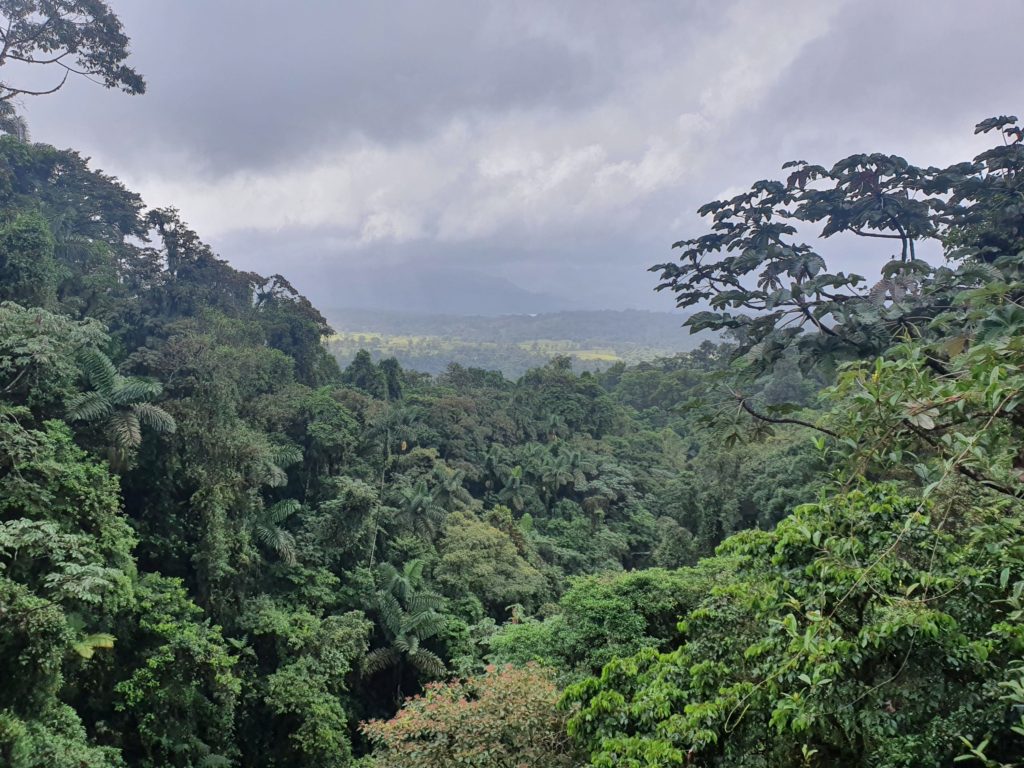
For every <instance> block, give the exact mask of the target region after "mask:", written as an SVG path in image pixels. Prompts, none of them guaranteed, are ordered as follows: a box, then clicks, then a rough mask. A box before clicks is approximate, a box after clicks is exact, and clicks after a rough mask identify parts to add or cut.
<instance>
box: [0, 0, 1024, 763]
mask: <svg viewBox="0 0 1024 768" xmlns="http://www.w3.org/2000/svg"><path fill="white" fill-rule="evenodd" d="M40 9H42V10H40ZM0 11H6V12H8V14H10V13H11V12H15V11H16V12H18V13H22V14H23V16H24V18H25V19H28V21H25V24H35V23H38V14H40V13H43V12H49V13H53V14H57V15H58V16H59V15H60V14H62V13H69V12H73V13H77V14H80V15H81V14H85V15H82V16H81V19H80V21H79V22H78V26H74V29H64V31H63V32H62V33H61V34H62V35H63V37H60V38H59V39H57V41H58V42H64V43H67V44H69V45H74V46H77V50H78V51H79V53H80V54H81V56H84V57H86V64H89V62H90V61H91V62H92V63H93V64H95V66H96V67H97V68H98V69H97V71H96V72H95V73H94V74H99V75H100V76H101V78H102V79H103V80H104V81H105V82H106V83H107V84H108V85H110V86H121V87H125V88H127V89H128V90H139V89H141V80H138V81H136V80H135V79H134V78H136V77H137V76H136V75H135V74H134V73H133V72H132V71H131V70H126V69H122V68H121V67H122V62H123V59H124V55H123V54H124V51H125V50H126V49H125V47H124V46H125V44H126V42H127V41H126V40H125V39H124V38H123V35H122V33H121V31H120V27H119V26H118V25H117V23H116V19H114V18H113V17H112V16H111V15H110V14H109V11H108V10H107V8H106V6H105V4H103V3H102V2H89V3H61V2H58V3H48V4H43V3H38V4H35V3H21V4H12V3H6V4H5V3H0ZM86 12H88V14H86ZM89 14H91V15H89ZM55 18H56V17H55ZM53 23H54V25H55V26H54V29H56V30H57V31H58V32H59V31H60V30H61V29H62V27H61V25H60V24H57V23H56V22H53ZM96 25H99V26H98V27H97V26H96ZM25 28H26V29H28V30H29V32H31V27H25ZM50 29H51V27H50V26H44V27H43V28H42V29H36V33H38V34H37V37H36V38H33V39H39V40H44V41H45V40H46V39H47V38H46V35H48V34H49V30H50ZM78 34H81V35H86V37H85V38H82V39H77V38H75V35H78ZM51 42H52V41H51ZM43 44H45V45H50V44H51V43H50V42H45V43H43ZM54 44H55V43H54ZM90 56H92V57H98V58H96V59H95V60H93V59H90V58H89V57H90ZM4 87H8V90H10V88H11V87H9V86H4ZM2 100H3V96H2V94H0V101H2ZM11 116H12V114H11V113H9V111H8V112H3V111H2V110H0V128H2V129H3V130H4V131H6V132H8V133H10V134H11V135H9V136H6V137H4V138H0V680H3V681H4V685H3V686H0V764H3V765H5V766H6V765H10V766H12V767H13V768H42V767H43V766H46V767H47V768H49V767H50V766H56V767H58V768H64V767H65V766H66V767H67V768H72V767H74V768H117V767H119V766H142V767H144V768H145V767H152V768H157V767H158V766H159V767H161V768H163V767H165V766H173V767H177V768H200V767H203V768H210V767H211V766H230V765H239V766H254V767H256V768H285V767H287V768H300V767H301V766H336V767H337V768H343V767H344V766H348V765H353V764H356V763H361V764H364V765H381V766H383V765H396V766H400V765H424V766H428V768H429V766H439V767H442V766H452V765H474V766H479V767H480V768H484V767H485V766H511V765H523V764H528V765H541V764H543V765H556V766H557V765H565V766H570V765H578V764H580V763H581V762H582V761H588V762H589V764H590V765H593V766H627V767H629V766H633V767H634V768H662V767H665V768H667V767H668V766H685V765H704V766H719V767H720V768H726V767H727V766H737V767H739V766H766V767H767V766H773V767H774V766H831V765H849V766H892V767H893V768H895V767H896V766H907V767H908V768H909V766H931V765H934V766H949V765H952V764H954V763H956V762H966V763H968V764H977V765H981V766H985V768H1005V767H1006V766H1014V765H1020V764H1022V760H1024V716H1022V714H1021V712H1022V711H1024V664H1022V658H1024V624H1022V619H1024V536H1022V533H1024V502H1022V499H1024V453H1022V451H1021V445H1024V417H1022V413H1024V411H1022V410H1021V407H1022V401H1024V386H1022V385H1024V304H1022V301H1024V231H1022V227H1024V225H1022V222H1024V204H1022V202H1021V200H1022V199H1024V144H1022V137H1024V132H1022V130H1021V129H1020V128H1019V127H1018V126H1017V124H1016V121H1015V119H1013V118H997V119H994V120H990V121H986V122H985V123H983V124H982V125H981V126H979V130H980V131H982V132H990V131H993V130H998V131H1000V132H1001V133H1002V135H1003V136H1004V137H1005V140H1004V141H1003V142H1001V143H1000V144H997V145H996V146H995V147H994V148H993V149H992V150H990V151H988V152H985V153H983V154H982V155H981V156H980V157H979V158H977V159H976V160H975V161H973V162H970V163H961V164H958V165H956V166H953V167H951V168H947V169H934V168H927V169H922V168H914V167H911V166H909V165H908V164H907V163H906V162H905V161H903V160H902V159H900V158H895V157H887V156H881V155H859V156H855V157H853V158H849V159H847V160H845V161H842V162H840V163H838V164H836V165H835V166H834V167H833V168H831V169H828V170H826V169H825V168H823V167H820V166H810V165H806V164H803V163H799V164H796V165H795V166H794V167H795V168H796V170H795V171H794V172H793V173H792V175H791V176H790V178H789V180H788V181H787V182H786V183H785V184H783V183H776V182H759V183H758V184H757V185H755V187H754V190H753V192H752V193H750V194H747V195H741V196H739V197H737V198H735V199H733V200H732V201H728V202H726V203H713V204H711V205H710V206H708V207H707V208H706V209H705V212H707V213H709V214H711V215H713V217H714V223H713V230H714V231H713V233H712V234H711V235H708V236H705V237H703V238H698V239H696V240H692V241H686V242H684V244H683V246H684V252H683V256H682V261H681V263H680V264H669V265H661V267H659V269H660V270H661V271H662V272H663V277H664V281H665V282H664V285H665V287H668V288H671V289H672V290H675V291H677V292H678V293H679V300H680V303H681V304H682V305H683V306H691V305H694V304H696V303H698V302H702V301H707V302H708V303H709V304H710V309H708V310H706V311H705V312H703V313H700V314H698V315H696V316H694V318H693V319H692V321H691V326H692V327H694V328H701V327H706V328H711V329H714V330H718V331H723V330H724V331H728V332H730V333H732V335H733V336H734V337H735V341H736V343H735V345H731V344H718V345H716V344H713V343H710V342H705V343H704V344H702V345H701V346H700V347H698V348H696V349H694V350H692V351H690V352H687V353H683V354H679V355H676V356H673V357H669V358H665V359H659V360H655V361H651V362H646V363H642V364H638V365H635V366H626V365H625V364H622V363H618V364H615V365H612V366H611V367H609V368H608V369H607V370H606V371H603V372H601V373H582V374H578V373H575V372H574V371H573V369H572V363H571V361H570V360H569V359H568V358H565V357H556V358H555V359H553V360H551V361H550V362H548V363H546V364H545V365H542V366H539V367H535V368H533V369H531V370H529V371H528V372H526V373H525V374H524V375H523V376H522V377H521V378H519V379H518V380H515V381H511V380H508V379H506V378H505V377H504V376H503V375H502V374H501V373H499V372H493V371H486V370H483V369H480V368H472V367H463V366H460V365H451V366H449V367H448V368H447V369H446V370H445V371H444V372H443V373H442V374H441V375H439V376H437V377H431V376H429V375H426V374H421V373H414V372H410V371H407V370H403V368H402V367H401V366H400V365H399V364H398V362H397V361H395V360H393V359H385V360H380V361H375V360H374V359H373V358H372V356H371V355H370V354H368V353H367V352H365V351H363V352H360V353H358V354H356V355H355V356H354V358H353V360H352V361H351V363H350V364H349V365H348V366H347V367H345V369H344V370H342V369H340V368H339V366H338V365H337V363H336V361H335V359H334V358H333V357H332V355H331V354H330V352H329V350H328V348H327V347H326V345H325V343H324V342H325V339H327V338H328V337H329V336H330V334H331V329H330V328H329V327H328V324H327V322H326V320H325V319H324V317H323V316H322V315H321V314H320V313H319V312H318V311H317V310H316V309H315V308H314V307H312V306H311V305H310V303H309V302H308V301H307V300H306V299H305V298H303V297H302V296H301V295H299V294H298V293H297V291H295V289H294V288H293V287H292V286H291V285H290V284H289V283H288V282H287V280H286V279H285V278H283V277H281V276H280V275H274V276H271V277H263V276H260V275H257V274H253V273H244V272H239V271H238V270H235V269H233V268H232V267H230V266H229V265H228V264H227V263H225V262H224V261H222V260H220V259H218V258H217V257H216V256H215V255H214V254H213V253H212V252H211V251H210V249H209V248H208V247H207V246H206V245H205V244H204V243H203V242H202V240H201V239H200V238H199V236H198V235H197V234H196V233H195V232H193V231H191V230H190V229H189V228H188V227H187V226H186V225H185V224H184V223H183V222H182V221H181V220H180V218H179V217H178V215H177V213H176V212H175V211H173V210H170V209H163V210H146V209H145V208H144V206H143V204H142V202H141V200H140V199H139V198H138V197H137V196H136V195H134V194H132V193H131V192H129V191H128V190H126V189H125V188H124V187H123V186H122V185H121V184H120V183H119V182H118V181H117V180H116V179H113V178H110V177H108V176H105V175H103V174H101V173H99V172H97V171H94V170H91V169H90V168H89V167H88V165H87V163H86V162H85V161H84V160H83V159H82V158H81V157H80V156H78V155H77V154H75V153H74V152H71V151H58V150H56V149H54V148H52V147H48V146H45V145H33V144H29V143H27V142H26V134H25V132H24V130H22V128H23V126H20V124H18V123H17V121H15V120H8V119H7V118H11ZM794 222H796V223H802V224H804V225H806V224H807V223H824V225H825V229H824V232H823V236H826V237H827V236H831V235H833V234H838V233H843V232H847V233H853V234H854V235H855V236H867V237H875V238H880V239H882V240H890V241H891V242H892V243H893V244H898V248H899V253H898V254H897V255H895V256H894V257H893V258H892V259H891V260H889V261H888V262H887V263H885V264H884V266H883V267H882V269H881V272H880V279H879V280H877V281H875V282H874V284H873V287H871V288H869V289H865V290H861V289H860V287H859V286H860V285H861V284H866V283H867V282H870V281H866V280H865V279H864V278H861V277H858V276H853V275H844V274H841V273H831V272H829V271H828V268H827V265H826V264H825V262H824V260H823V259H822V258H821V257H820V256H819V255H818V254H817V253H816V251H815V250H814V249H813V248H812V247H811V246H805V245H798V244H794V243H792V242H790V241H789V238H790V237H792V236H793V235H794V234H796V231H797V227H796V226H794ZM921 239H935V240H937V241H938V244H939V245H941V247H942V248H943V249H944V252H945V256H946V260H945V262H944V263H943V264H941V265H931V264H929V263H926V262H925V261H923V260H922V259H920V258H919V257H918V256H917V244H918V242H919V241H920V240H921ZM755 283H756V287H754V284H755ZM742 310H748V311H749V312H750V313H749V314H746V313H743V312H742ZM734 311H735V313H734ZM801 371H802V372H803V373H801ZM822 390H823V391H822ZM819 394H820V395H821V397H819ZM685 406H688V407H685ZM809 433H810V434H809ZM812 435H813V436H814V437H813V439H812ZM492 662H493V663H499V664H503V665H509V666H502V667H500V668H499V667H494V666H491V663H492ZM535 663H538V664H540V665H543V667H541V666H535ZM560 687H564V692H562V691H560ZM389 718H390V719H389ZM360 723H363V725H362V726H360Z"/></svg>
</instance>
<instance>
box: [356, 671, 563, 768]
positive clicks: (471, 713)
mask: <svg viewBox="0 0 1024 768" xmlns="http://www.w3.org/2000/svg"><path fill="white" fill-rule="evenodd" d="M558 698H559V692H558V689H557V688H556V687H555V685H554V683H553V682H552V680H551V678H550V677H549V675H548V674H547V673H545V672H544V671H543V669H542V668H540V667H535V666H532V665H527V666H525V667H519V668H516V667H511V666H505V667H488V668H487V669H486V670H485V671H484V673H483V674H481V675H478V676H470V677H467V678H465V679H464V680H458V681H453V682H451V683H448V684H442V683H430V684H428V685H427V686H426V690H425V691H424V692H423V695H421V696H417V697H415V698H412V699H409V700H407V701H406V702H405V704H404V705H403V707H402V710H401V712H399V714H398V715H397V716H396V717H395V718H394V719H392V720H390V721H387V722H384V721H379V720H374V721H370V722H368V723H365V724H364V725H363V732H364V733H365V734H366V735H367V736H368V738H369V739H370V740H371V742H373V743H374V745H376V746H377V747H378V751H377V752H376V753H375V760H374V761H373V762H371V763H370V765H379V766H381V767H382V768H383V766H387V767H388V768H456V766H467V767H470V768H519V766H527V765H529V766H534V765H536V766H541V765H543V766H546V767H548V768H562V767H564V768H571V767H572V766H574V765H578V762H577V760H576V758H575V755H574V750H573V748H572V746H571V744H570V743H569V741H568V737H567V736H566V731H565V714H564V713H562V712H560V711H559V710H558V708H557V706H556V705H557V703H558Z"/></svg>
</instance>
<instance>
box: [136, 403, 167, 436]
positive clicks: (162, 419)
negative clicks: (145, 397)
mask: <svg viewBox="0 0 1024 768" xmlns="http://www.w3.org/2000/svg"><path fill="white" fill-rule="evenodd" d="M132 413H134V414H135V418H137V419H138V420H139V423H140V424H143V425H145V426H146V427H148V428H149V429H152V430H153V431H154V432H156V433H157V434H161V435H163V434H173V433H174V431H175V430H176V429H177V428H178V425H177V423H176V422H175V421H174V417H173V416H171V414H169V413H168V412H167V411H165V410H164V409H163V408H161V407H160V406H159V405H153V404H152V403H137V404H136V405H133V406H132Z"/></svg>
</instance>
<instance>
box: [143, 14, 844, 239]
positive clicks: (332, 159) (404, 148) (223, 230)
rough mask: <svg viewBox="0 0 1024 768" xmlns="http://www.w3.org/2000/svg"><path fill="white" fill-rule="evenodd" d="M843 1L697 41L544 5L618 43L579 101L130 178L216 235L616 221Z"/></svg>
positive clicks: (446, 231)
mask: <svg viewBox="0 0 1024 768" xmlns="http://www.w3.org/2000/svg"><path fill="white" fill-rule="evenodd" d="M595 7H596V6H595ZM836 7H837V4H836V3H820V2H812V1H811V0H792V1H791V2H785V3H779V2H775V3H765V2H761V1H760V0H747V1H745V2H739V3H737V4H736V5H734V6H733V7H731V8H730V10H729V12H728V14H727V15H726V17H725V19H724V21H723V22H722V23H721V24H718V25H716V28H715V29H713V30H710V31H709V32H708V33H707V34H705V35H704V36H702V37H700V38H698V39H697V40H696V42H695V44H693V45H690V46H687V47H686V48H685V49H677V48H675V47H674V46H673V39H674V37H676V36H679V37H681V36H682V30H680V29H674V28H672V27H658V26H657V25H653V26H651V25H643V24H641V25H639V29H637V30H633V31H634V32H637V33H638V34H639V37H637V36H634V37H632V38H631V39H630V41H629V46H623V47H621V48H617V49H613V50H610V51H607V52H605V51H603V50H602V48H601V46H602V44H603V42H604V41H603V40H601V39H598V38H597V37H594V34H592V33H591V32H588V30H587V29H586V28H585V25H584V28H582V29H581V28H574V27H572V26H571V25H570V24H567V23H566V17H565V16H564V15H561V14H556V13H553V12H552V13H549V14H541V15H538V16H537V17H535V18H533V19H532V22H531V25H530V28H529V30H528V33H529V34H534V35H546V36H548V37H551V36H559V39H560V40H561V41H562V43H563V44H564V45H565V46H567V47H571V48H573V49H574V50H576V51H586V52H589V55H593V56H602V55H605V53H606V54H607V55H609V56H615V57H618V58H617V60H616V62H615V63H616V64H619V65H621V69H619V70H618V71H616V69H615V67H609V68H608V69H609V71H612V72H615V76H614V78H613V79H612V80H610V81H609V82H608V83H607V87H606V89H605V92H604V94H603V98H601V99H599V100H597V101H596V102H594V103H588V104H586V105H584V106H579V107H577V108H574V109H573V108H564V109H556V108H552V107H550V106H542V107H541V106H538V107H535V108H518V109H515V110H506V111H492V112H487V113H478V114H472V113H463V114H456V115H452V116H451V117H450V119H449V120H448V121H447V122H446V123H443V124H442V126H441V127H440V128H438V129H437V130H435V131H433V132H432V133H429V134H428V135H426V136H423V137H421V138H418V139H414V140H406V141H404V142H401V143H390V144H388V143H384V142H380V141H375V140H374V139H372V138H370V137H366V136H352V137H349V138H347V139H346V140H345V141H344V142H343V143H342V144H341V145H339V146H335V147H334V148H333V149H327V150H324V151H321V152H318V153H316V154H311V155H307V156H306V159H305V160H302V161H300V162H299V164H297V165H293V166H291V167H285V168H280V167H275V168H272V169H264V170H260V169H250V170H242V171H236V172H233V173H230V174H227V175H224V176H220V177H214V178H210V177H209V176H208V175H206V174H203V173H201V172H200V170H199V169H198V168H195V167H192V168H190V167H189V165H188V163H184V162H183V163H179V164H178V166H177V173H175V174H174V176H173V177H172V176H171V175H170V174H168V173H167V172H166V171H164V172H162V173H161V174H160V175H159V176H152V177H146V176H139V177H137V178H129V179H128V181H129V183H130V185H132V186H133V187H135V188H136V189H139V190H140V191H141V192H142V194H143V195H144V197H145V199H146V200H147V201H148V202H149V203H150V204H153V205H163V204H171V203H173V204H175V205H177V206H178V207H179V208H181V209H182V211H183V214H184V215H185V217H186V219H187V220H189V221H190V223H191V224H192V225H193V226H195V227H196V228H197V230H198V231H199V232H201V233H203V235H204V236H207V237H211V238H216V237H217V236H221V235H224V234H228V233H232V232H236V231H240V230H256V231H263V232H273V231H278V230H283V229H289V228H303V229H322V230H329V231H332V232H334V233H336V234H337V237H339V238H340V240H341V242H344V243H346V244H347V245H348V246H349V247H351V248H355V247H359V246H362V245H366V244H369V243H375V242H379V241H390V242H396V243H401V242H408V241H412V240H434V241H438V242H442V243H444V242H455V241H464V240H472V239H475V238H486V237H489V236H495V235H500V234H501V233H503V232H507V231H511V230H525V231H528V232H534V233H537V232H541V233H542V232H544V231H547V230H551V231H553V232H558V231H564V230H565V229H566V228H569V227H580V226H587V225H600V226H612V227H614V226H616V225H619V224H623V223H626V222H632V221H634V220H635V219H636V217H637V215H638V210H640V209H642V208H643V206H644V205H645V203H646V202H648V201H649V200H650V199H651V198H652V197H653V196H657V195H659V194H663V193H665V192H667V191H671V192H673V193H675V191H676V190H677V189H678V188H679V187H680V185H682V184H683V183H684V182H686V181H687V179H688V178H692V177H693V176H694V175H695V174H697V173H698V172H699V171H700V170H701V168H702V167H703V166H704V165H705V164H706V162H707V160H708V158H709V156H710V155H712V154H713V153H715V152H719V151H722V150H723V148H726V147H727V146H728V142H729V138H728V136H727V135H723V134H724V132H726V131H727V129H728V127H729V125H730V121H732V120H733V119H734V118H736V116H737V115H739V114H741V113H742V112H743V111H744V110H747V109H749V108H751V107H752V106H754V105H756V104H757V102H758V100H759V99H760V98H761V96H762V94H764V93H765V92H766V91H767V90H768V89H769V88H771V87H772V86H773V85H774V84H775V83H776V82H777V81H778V79H779V78H780V77H781V76H782V75H783V73H784V72H785V69H786V67H787V66H788V65H789V64H790V63H791V62H792V61H793V60H794V59H795V58H796V57H797V56H798V55H799V53H800V51H801V50H802V49H803V48H804V46H805V45H807V43H809V42H810V41H812V40H814V39H815V38H817V37H819V36H820V35H822V34H824V33H825V32H826V31H827V29H828V24H829V20H830V19H831V18H832V16H833V14H834V13H835V9H836ZM614 32H615V30H614V29H610V30H609V29H607V28H605V29H603V31H602V33H603V34H604V35H606V36H607V35H609V34H610V35H612V36H614ZM588 35H589V37H588ZM652 57H653V59H652Z"/></svg>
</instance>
